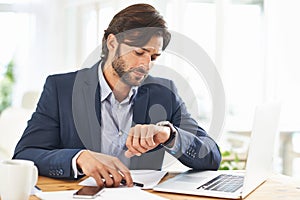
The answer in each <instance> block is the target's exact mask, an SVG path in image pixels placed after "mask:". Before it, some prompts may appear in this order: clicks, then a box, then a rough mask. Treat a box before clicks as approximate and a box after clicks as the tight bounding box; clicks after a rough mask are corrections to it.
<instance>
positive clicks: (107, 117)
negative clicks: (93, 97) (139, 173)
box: [98, 65, 137, 167]
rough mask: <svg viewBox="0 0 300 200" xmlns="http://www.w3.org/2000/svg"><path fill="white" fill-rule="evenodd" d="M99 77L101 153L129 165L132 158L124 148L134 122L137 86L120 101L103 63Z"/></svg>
mask: <svg viewBox="0 0 300 200" xmlns="http://www.w3.org/2000/svg"><path fill="white" fill-rule="evenodd" d="M98 77H99V82H100V85H101V87H100V94H101V97H100V99H101V153H104V154H107V155H111V156H114V157H118V158H119V159H120V160H121V162H123V164H125V165H126V166H127V167H129V164H130V159H129V158H127V157H125V155H124V153H125V151H126V150H124V149H125V143H126V139H127V135H128V133H129V130H130V128H131V124H132V115H133V109H132V103H133V99H134V97H135V95H136V93H137V87H132V88H131V90H130V92H129V94H128V96H127V97H126V98H125V99H124V100H123V101H122V102H119V101H118V100H116V98H115V95H114V94H113V92H112V90H111V88H110V87H109V85H108V83H107V82H106V80H105V78H104V76H103V72H102V68H101V65H100V66H99V70H98Z"/></svg>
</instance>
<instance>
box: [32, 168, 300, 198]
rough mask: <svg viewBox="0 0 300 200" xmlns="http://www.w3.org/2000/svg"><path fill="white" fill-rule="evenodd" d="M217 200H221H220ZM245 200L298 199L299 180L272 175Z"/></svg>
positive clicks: (43, 182)
mask: <svg viewBox="0 0 300 200" xmlns="http://www.w3.org/2000/svg"><path fill="white" fill-rule="evenodd" d="M175 175H176V174H175V173H169V174H168V175H167V176H166V177H165V178H164V179H163V180H162V181H164V180H167V179H169V178H171V177H173V176H175ZM79 182H80V180H79V181H66V180H56V179H51V178H47V177H42V176H40V177H39V180H38V184H37V185H38V187H40V188H41V189H42V190H43V191H59V190H74V189H79V188H80V187H81V186H79V185H78V183H79ZM147 191H148V192H151V193H153V194H156V195H159V196H162V197H165V198H168V199H172V200H193V199H197V200H199V199H204V200H205V199H206V200H212V199H214V198H207V197H199V196H192V195H181V194H171V193H163V192H156V191H153V190H147ZM38 199H39V198H37V197H36V196H31V197H30V200H38ZM218 199H219V200H221V199H220V198H218ZM246 199H247V200H260V199H261V200H269V199H270V200H271V199H272V200H282V199H284V200H296V199H300V180H298V181H296V180H294V179H292V178H291V177H289V176H284V175H280V174H274V175H273V176H272V177H270V178H269V179H268V180H267V181H266V182H265V183H264V184H262V185H261V186H260V187H259V188H257V189H256V190H255V191H254V192H252V193H251V194H250V195H249V196H248V197H247V198H246Z"/></svg>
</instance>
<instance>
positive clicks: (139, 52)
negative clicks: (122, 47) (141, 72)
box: [134, 50, 144, 56]
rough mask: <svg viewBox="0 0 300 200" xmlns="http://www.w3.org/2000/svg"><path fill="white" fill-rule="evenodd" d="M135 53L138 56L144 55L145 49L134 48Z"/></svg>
mask: <svg viewBox="0 0 300 200" xmlns="http://www.w3.org/2000/svg"><path fill="white" fill-rule="evenodd" d="M134 53H135V54H136V55H137V56H142V55H144V51H143V50H134Z"/></svg>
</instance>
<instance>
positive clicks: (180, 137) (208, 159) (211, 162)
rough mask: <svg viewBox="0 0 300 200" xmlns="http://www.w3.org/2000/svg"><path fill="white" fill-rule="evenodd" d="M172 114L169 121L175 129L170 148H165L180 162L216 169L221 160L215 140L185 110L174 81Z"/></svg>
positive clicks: (191, 165)
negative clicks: (173, 139) (175, 132)
mask: <svg viewBox="0 0 300 200" xmlns="http://www.w3.org/2000/svg"><path fill="white" fill-rule="evenodd" d="M171 86H172V91H173V94H174V95H173V100H172V102H173V105H172V107H173V111H174V112H173V114H172V118H171V120H170V122H171V123H172V124H173V125H174V127H175V128H176V130H177V135H176V137H175V143H174V145H173V147H172V148H168V147H165V149H166V150H167V151H168V152H169V153H170V154H171V155H173V156H175V157H176V158H177V159H178V160H179V161H180V162H181V163H182V164H184V165H186V166H188V167H190V168H192V169H195V170H217V169H218V168H219V165H220V162H221V154H220V151H219V148H218V145H217V144H216V142H215V141H214V140H213V139H212V138H211V137H209V136H208V134H207V133H206V131H205V130H204V129H202V128H201V127H200V126H198V124H197V122H196V121H195V120H194V119H193V118H192V117H191V116H190V114H189V113H188V112H187V109H186V106H185V104H184V102H183V101H182V100H181V98H180V97H179V96H178V94H177V90H176V88H175V86H174V83H173V82H172V81H171Z"/></svg>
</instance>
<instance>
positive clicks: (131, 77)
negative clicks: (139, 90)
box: [112, 57, 148, 86]
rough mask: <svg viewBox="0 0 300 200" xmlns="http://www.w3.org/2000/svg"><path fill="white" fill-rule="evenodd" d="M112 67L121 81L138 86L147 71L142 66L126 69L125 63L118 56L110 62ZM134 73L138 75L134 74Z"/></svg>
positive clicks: (146, 74)
mask: <svg viewBox="0 0 300 200" xmlns="http://www.w3.org/2000/svg"><path fill="white" fill-rule="evenodd" d="M112 67H113V69H114V70H115V72H116V73H117V74H118V76H119V77H120V79H121V81H122V82H123V83H125V84H127V85H130V86H139V85H141V83H142V82H143V81H144V80H145V78H146V77H147V76H148V72H147V71H146V70H145V69H144V68H143V67H137V68H133V69H129V70H126V67H127V65H126V63H125V61H124V60H123V59H122V58H121V57H118V58H116V59H115V60H114V61H113V62H112ZM136 73H137V74H138V75H136Z"/></svg>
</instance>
